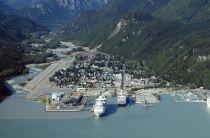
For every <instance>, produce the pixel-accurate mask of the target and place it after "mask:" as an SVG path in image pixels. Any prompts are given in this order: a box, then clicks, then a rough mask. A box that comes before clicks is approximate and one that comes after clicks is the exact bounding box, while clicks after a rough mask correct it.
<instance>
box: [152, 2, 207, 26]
mask: <svg viewBox="0 0 210 138" xmlns="http://www.w3.org/2000/svg"><path fill="white" fill-rule="evenodd" d="M209 7H210V1H209V0H184V1H182V0H171V1H170V2H168V3H167V4H166V5H164V6H163V7H161V8H160V9H159V10H158V11H156V12H155V13H154V16H156V17H159V18H163V19H167V20H183V21H185V22H186V21H198V20H210V16H209V15H210V11H209Z"/></svg>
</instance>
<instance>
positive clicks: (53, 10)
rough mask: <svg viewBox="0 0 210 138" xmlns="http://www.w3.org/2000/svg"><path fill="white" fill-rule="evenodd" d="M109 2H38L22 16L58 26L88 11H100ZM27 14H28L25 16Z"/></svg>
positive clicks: (43, 23) (24, 10)
mask: <svg viewBox="0 0 210 138" xmlns="http://www.w3.org/2000/svg"><path fill="white" fill-rule="evenodd" d="M107 2H108V1H107V0H37V2H36V3H35V4H33V5H32V6H28V7H25V8H23V9H21V10H20V14H22V15H24V16H26V17H28V18H30V19H32V20H34V21H36V22H37V23H39V24H42V25H46V26H48V27H49V26H56V25H59V24H63V23H65V22H66V21H69V20H71V19H72V18H74V17H75V16H77V15H78V14H80V13H81V12H84V11H86V10H96V11H97V10H99V9H100V8H101V7H102V6H104V5H105V4H107ZM25 13H27V14H25Z"/></svg>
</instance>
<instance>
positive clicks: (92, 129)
mask: <svg viewBox="0 0 210 138" xmlns="http://www.w3.org/2000/svg"><path fill="white" fill-rule="evenodd" d="M23 97H24V95H22V94H15V95H13V96H11V97H9V98H8V99H6V100H5V101H4V102H3V103H1V104H0V137H1V138H119V137H120V138H209V137H210V131H209V130H210V110H208V109H207V107H206V105H205V104H202V103H188V104H187V103H175V102H174V101H173V99H172V98H171V97H170V95H162V96H161V100H162V101H161V103H160V104H158V105H155V106H154V107H152V108H150V109H149V110H144V108H143V107H142V106H141V105H139V104H135V105H131V106H128V107H126V108H117V105H116V102H115V101H116V100H113V99H109V100H108V106H107V114H106V116H104V117H102V118H96V117H94V116H93V114H92V113H91V112H90V111H83V112H76V113H75V112H74V113H72V112H66V113H63V112H59V113H51V112H50V113H48V112H45V111H44V105H42V104H39V103H35V102H34V101H32V100H30V99H25V98H23Z"/></svg>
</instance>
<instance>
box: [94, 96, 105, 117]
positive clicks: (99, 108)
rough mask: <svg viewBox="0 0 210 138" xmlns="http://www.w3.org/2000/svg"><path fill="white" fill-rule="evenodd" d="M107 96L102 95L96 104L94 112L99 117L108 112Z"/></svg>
mask: <svg viewBox="0 0 210 138" xmlns="http://www.w3.org/2000/svg"><path fill="white" fill-rule="evenodd" d="M106 102H107V99H106V96H103V95H100V96H99V97H98V98H97V99H96V102H95V105H94V107H93V112H94V114H95V115H96V116H97V117H100V116H103V115H104V114H105V112H106Z"/></svg>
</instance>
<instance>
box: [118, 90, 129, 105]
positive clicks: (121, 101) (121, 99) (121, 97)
mask: <svg viewBox="0 0 210 138" xmlns="http://www.w3.org/2000/svg"><path fill="white" fill-rule="evenodd" d="M117 103H118V105H119V106H125V105H126V104H127V94H126V92H125V91H124V90H123V89H120V90H119V92H118V94H117Z"/></svg>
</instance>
